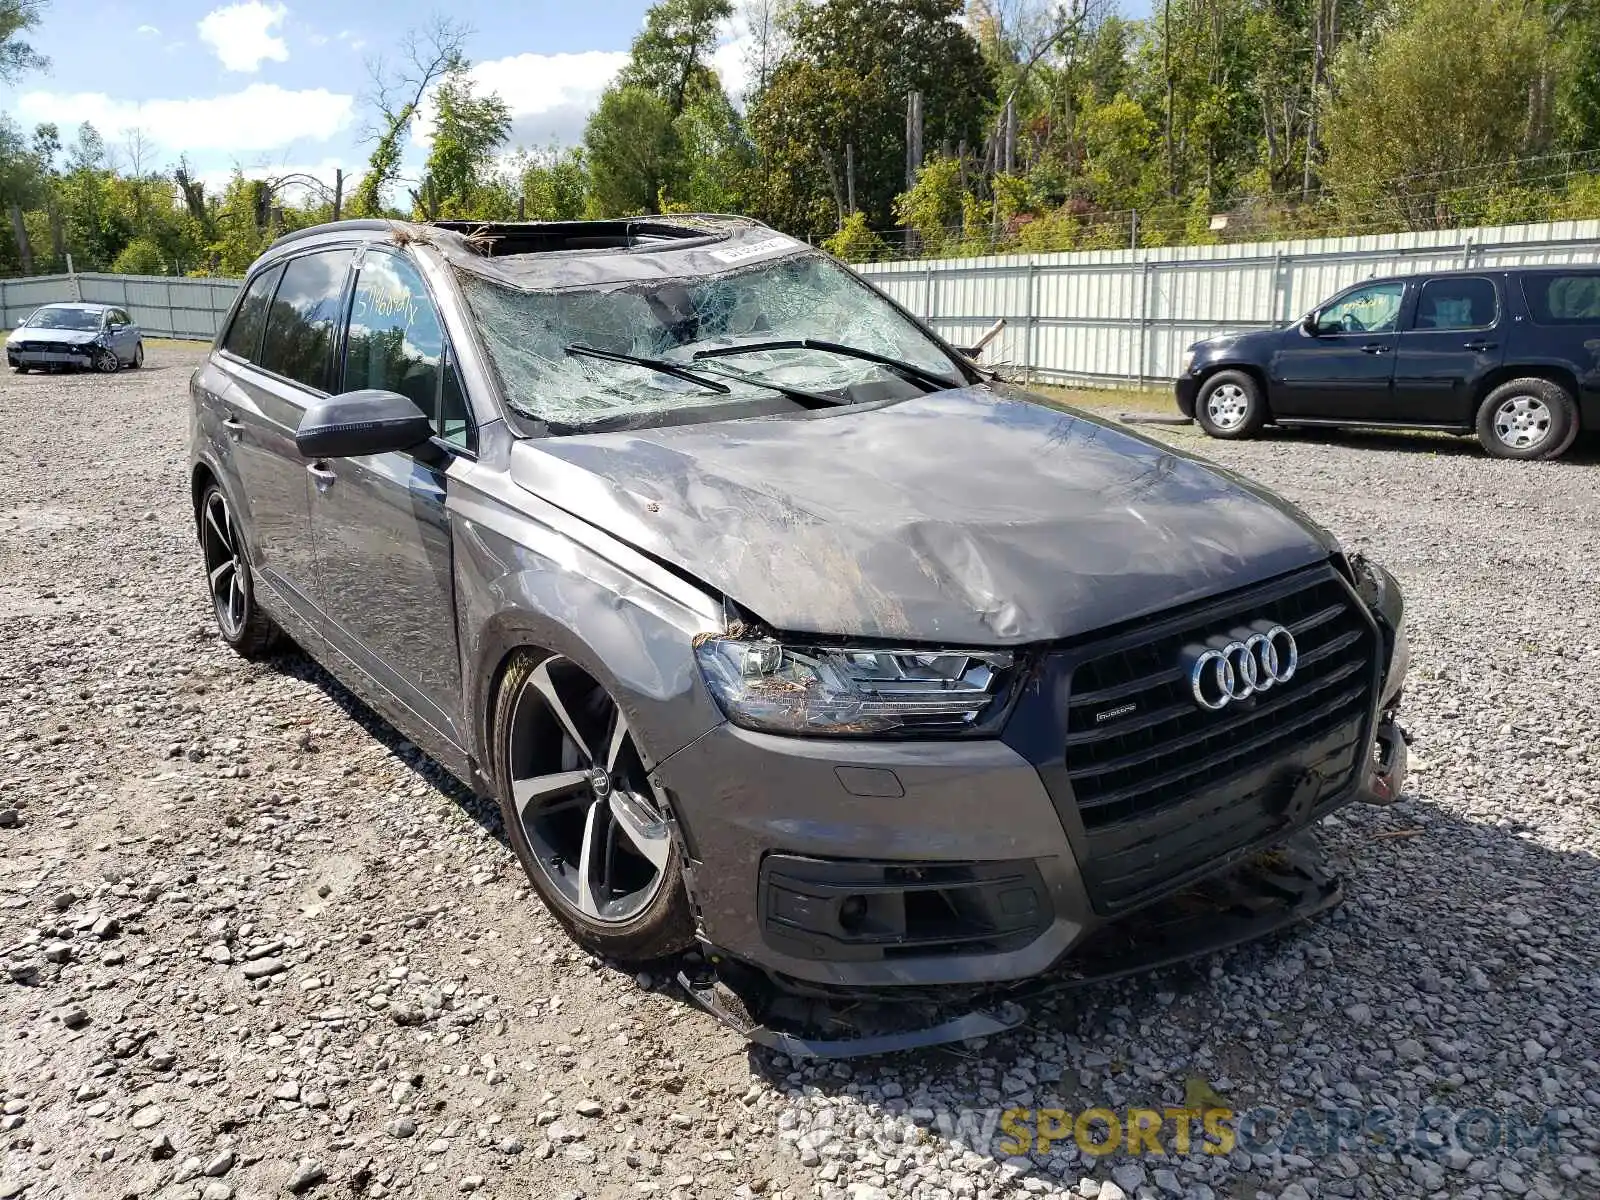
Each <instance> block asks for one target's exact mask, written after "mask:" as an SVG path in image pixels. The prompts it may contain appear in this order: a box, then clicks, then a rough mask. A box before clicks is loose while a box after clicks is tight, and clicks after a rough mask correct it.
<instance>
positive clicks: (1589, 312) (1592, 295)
mask: <svg viewBox="0 0 1600 1200" xmlns="http://www.w3.org/2000/svg"><path fill="white" fill-rule="evenodd" d="M1522 294H1523V295H1524V296H1525V297H1526V298H1527V301H1528V311H1529V313H1531V314H1532V316H1533V320H1534V323H1535V324H1538V325H1592V324H1600V275H1524V276H1523V277H1522Z"/></svg>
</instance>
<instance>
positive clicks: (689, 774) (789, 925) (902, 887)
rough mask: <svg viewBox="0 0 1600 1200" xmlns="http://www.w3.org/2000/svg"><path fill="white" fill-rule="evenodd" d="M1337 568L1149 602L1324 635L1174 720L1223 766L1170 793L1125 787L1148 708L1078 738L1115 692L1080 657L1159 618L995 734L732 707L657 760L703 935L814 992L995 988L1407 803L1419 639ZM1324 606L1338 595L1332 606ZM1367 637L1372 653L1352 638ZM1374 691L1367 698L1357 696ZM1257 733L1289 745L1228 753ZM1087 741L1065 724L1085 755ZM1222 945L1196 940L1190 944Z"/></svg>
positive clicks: (1033, 692)
mask: <svg viewBox="0 0 1600 1200" xmlns="http://www.w3.org/2000/svg"><path fill="white" fill-rule="evenodd" d="M1340 580H1341V576H1340V575H1338V574H1337V573H1336V572H1334V571H1332V570H1330V569H1328V568H1318V569H1312V570H1308V571H1306V572H1302V573H1299V574H1298V575H1296V576H1293V577H1287V578H1284V579H1280V580H1276V581H1272V582H1270V583H1268V584H1263V585H1259V586H1258V587H1256V588H1254V589H1250V590H1248V591H1246V592H1244V593H1239V594H1236V595H1234V596H1232V597H1228V598H1225V599H1223V600H1219V601H1216V602H1208V603H1207V605H1206V606H1204V607H1202V609H1201V610H1200V611H1198V613H1190V614H1188V615H1179V616H1176V617H1173V618H1169V619H1163V620H1162V621H1160V622H1157V623H1156V626H1155V628H1154V634H1155V635H1159V636H1160V637H1163V638H1172V637H1178V638H1183V637H1186V636H1188V635H1187V633H1186V632H1185V631H1186V630H1187V629H1189V627H1190V626H1192V625H1193V624H1194V622H1196V621H1200V622H1202V623H1211V624H1215V623H1216V622H1217V621H1223V622H1232V621H1233V620H1234V619H1235V617H1234V616H1233V615H1232V614H1234V613H1235V612H1237V611H1238V610H1240V608H1241V606H1243V607H1244V608H1245V609H1248V610H1249V611H1250V612H1252V613H1255V614H1258V615H1260V614H1269V613H1271V614H1282V616H1283V619H1285V620H1291V621H1292V620H1295V619H1296V617H1295V616H1294V615H1293V614H1295V613H1298V614H1300V615H1299V617H1298V620H1299V621H1300V622H1301V624H1302V625H1303V626H1304V627H1305V628H1306V629H1308V630H1311V629H1316V630H1319V631H1320V636H1322V637H1323V638H1324V643H1323V648H1321V649H1318V648H1311V649H1309V650H1308V652H1307V653H1306V657H1305V660H1304V661H1305V663H1306V664H1307V666H1306V672H1307V673H1306V675H1305V677H1304V679H1303V680H1302V682H1301V683H1300V684H1299V685H1297V687H1296V689H1294V690H1292V691H1291V690H1289V689H1285V691H1284V692H1283V693H1282V694H1281V695H1280V694H1279V693H1273V695H1274V697H1275V698H1276V699H1274V700H1272V701H1268V700H1265V699H1264V700H1263V701H1262V702H1261V707H1259V708H1256V707H1252V706H1244V708H1245V711H1244V712H1243V713H1241V714H1240V715H1239V716H1238V717H1237V719H1236V721H1235V723H1234V724H1233V725H1228V724H1224V723H1222V722H1223V719H1222V718H1220V717H1213V716H1204V717H1202V718H1201V720H1200V724H1201V725H1202V726H1203V728H1202V729H1201V732H1200V733H1199V734H1195V735H1187V736H1185V737H1184V738H1183V739H1182V740H1183V741H1185V742H1192V741H1195V739H1196V738H1197V737H1198V738H1203V739H1205V740H1204V741H1202V742H1200V743H1199V744H1200V745H1201V747H1202V750H1203V755H1204V758H1203V761H1202V762H1200V763H1199V765H1196V766H1191V767H1188V768H1185V769H1186V770H1205V771H1206V772H1208V774H1206V775H1205V776H1204V782H1203V783H1202V784H1200V785H1197V787H1196V788H1195V790H1192V791H1189V790H1179V791H1173V790H1172V788H1171V787H1170V786H1167V785H1164V784H1163V783H1162V780H1163V779H1164V778H1165V776H1163V775H1161V774H1159V773H1157V774H1155V775H1153V776H1150V775H1141V777H1140V778H1139V779H1136V780H1132V781H1131V786H1130V781H1129V780H1128V779H1127V778H1125V775H1124V774H1113V773H1112V772H1125V768H1123V767H1121V766H1119V765H1117V764H1118V763H1120V762H1122V761H1124V756H1126V754H1127V750H1128V747H1130V746H1137V745H1139V744H1140V743H1139V742H1138V740H1137V739H1138V738H1139V731H1138V722H1137V720H1135V721H1134V722H1133V726H1134V727H1133V728H1132V729H1131V730H1130V731H1129V733H1128V734H1121V733H1117V732H1111V733H1109V734H1105V735H1102V734H1100V733H1098V732H1090V733H1088V734H1085V733H1082V732H1079V733H1077V734H1074V735H1073V737H1072V738H1070V739H1069V738H1066V737H1065V736H1064V734H1065V731H1066V730H1068V729H1073V728H1077V729H1080V730H1081V729H1082V728H1083V725H1082V724H1074V722H1078V721H1080V715H1081V714H1080V713H1079V710H1080V709H1081V708H1082V707H1083V706H1084V705H1088V706H1089V711H1090V713H1091V714H1093V713H1094V711H1095V710H1096V709H1098V708H1100V707H1101V706H1102V702H1101V701H1099V700H1098V699H1096V698H1095V697H1096V696H1098V695H1100V694H1108V693H1096V692H1092V691H1085V692H1082V693H1074V691H1073V684H1072V683H1071V680H1072V679H1073V678H1074V672H1082V671H1086V670H1088V671H1090V672H1091V674H1092V670H1093V668H1094V667H1095V664H1103V663H1105V662H1108V661H1113V660H1115V661H1122V659H1124V658H1128V657H1129V656H1130V655H1131V651H1129V650H1128V649H1127V647H1128V646H1129V645H1130V644H1131V643H1130V639H1133V640H1138V639H1142V638H1144V637H1145V636H1146V635H1145V633H1143V632H1139V633H1128V634H1117V635H1115V636H1114V637H1112V638H1110V639H1106V640H1105V641H1103V642H1101V643H1097V644H1093V645H1090V646H1086V647H1083V648H1081V649H1080V648H1077V647H1066V648H1062V649H1061V650H1059V651H1051V652H1050V653H1048V654H1047V655H1045V657H1043V658H1042V659H1040V660H1039V661H1038V663H1037V664H1036V666H1035V668H1034V669H1033V673H1032V674H1031V675H1030V676H1029V679H1028V681H1027V683H1026V689H1025V690H1026V692H1027V695H1025V696H1024V698H1023V699H1022V700H1020V701H1019V703H1018V706H1017V708H1016V709H1015V711H1014V712H1013V713H1012V715H1011V718H1010V720H1009V722H1008V725H1007V728H1006V732H1005V734H1004V736H1003V738H1002V739H1000V740H978V739H973V740H961V741H954V740H953V741H942V742H931V741H914V740H908V741H890V740H883V741H846V740H825V739H812V738H793V737H779V736H773V735H768V734H762V733H755V732H750V731H747V730H743V729H739V728H737V727H735V726H733V725H730V724H724V725H721V726H718V727H717V728H715V729H713V730H712V731H710V732H709V733H707V734H706V735H704V736H703V737H701V738H700V739H699V740H698V741H696V742H694V743H692V744H691V745H689V746H687V747H685V748H684V749H682V750H680V751H679V752H678V753H676V754H674V755H672V756H670V757H669V758H667V759H666V760H665V761H664V762H662V763H661V764H660V765H659V767H658V772H657V779H658V782H659V783H660V784H661V786H662V787H664V788H665V789H666V791H667V792H668V794H669V795H670V796H671V798H672V802H673V806H674V810H675V813H676V815H677V818H678V821H679V825H680V830H681V832H682V835H683V840H684V845H685V849H686V852H687V857H688V867H689V884H690V887H691V890H692V893H693V899H694V902H695V905H696V908H697V911H698V913H699V917H700V922H701V930H700V932H701V937H702V940H703V942H704V943H705V945H706V947H707V949H708V951H709V953H710V956H711V957H712V959H713V960H714V961H715V960H721V961H724V962H730V963H736V964H741V966H742V967H743V968H750V969H753V970H755V971H756V972H758V973H759V974H760V975H762V976H763V977H765V978H766V979H768V980H770V981H771V982H772V983H773V984H775V985H776V986H777V987H779V988H780V989H782V990H785V991H789V992H800V993H810V994H812V995H815V996H837V995H840V994H845V995H849V994H861V993H862V992H882V991H885V990H887V991H889V992H895V991H899V992H901V993H902V994H911V993H913V992H915V991H917V990H918V989H924V988H943V989H956V990H958V991H960V990H965V991H967V992H969V993H972V992H975V991H982V990H989V989H993V988H994V987H995V986H997V985H1011V984H1015V983H1017V982H1019V981H1023V980H1029V979H1033V978H1036V977H1041V976H1045V975H1047V974H1059V973H1060V972H1062V971H1063V970H1070V969H1071V964H1072V963H1073V962H1074V961H1075V960H1076V959H1077V958H1078V957H1079V956H1080V955H1081V954H1083V953H1084V952H1085V950H1086V947H1088V946H1090V945H1091V944H1092V943H1093V941H1094V939H1096V938H1097V937H1100V936H1102V935H1103V934H1104V931H1105V930H1107V929H1109V928H1113V927H1119V926H1120V927H1124V928H1126V927H1128V926H1129V925H1130V923H1131V925H1132V926H1133V927H1138V926H1139V925H1140V923H1141V922H1145V921H1148V919H1149V914H1150V913H1152V912H1154V911H1155V910H1156V909H1157V908H1158V907H1159V906H1160V904H1161V903H1163V902H1164V901H1166V900H1168V899H1169V898H1170V897H1171V896H1172V895H1173V894H1174V893H1177V892H1180V891H1183V890H1186V889H1190V888H1193V887H1195V886H1196V885H1199V884H1203V883H1204V882H1205V881H1206V880H1208V879H1213V878H1217V877H1219V876H1221V875H1223V874H1224V873H1226V872H1228V871H1231V870H1233V869H1236V868H1238V867H1239V866H1240V865H1241V864H1244V863H1246V862H1248V861H1249V860H1250V859H1251V858H1252V857H1253V856H1256V855H1258V854H1260V853H1261V852H1262V851H1264V850H1266V849H1269V848H1271V847H1273V846H1278V845H1281V844H1283V843H1284V842H1286V841H1287V840H1289V839H1290V838H1292V837H1294V836H1295V835H1296V834H1297V833H1298V832H1300V831H1301V830H1304V829H1306V828H1307V827H1309V826H1311V825H1313V824H1315V823H1316V822H1317V821H1319V820H1321V819H1322V818H1323V817H1324V816H1326V815H1327V814H1329V813H1331V812H1333V811H1334V810H1336V809H1337V808H1340V807H1342V806H1343V805H1346V804H1349V803H1351V802H1353V801H1357V800H1361V801H1366V802H1368V803H1378V804H1384V803H1392V802H1393V801H1394V800H1395V799H1397V798H1398V797H1399V795H1400V792H1401V789H1402V788H1403V786H1404V780H1405V770H1406V751H1405V739H1404V735H1403V733H1402V732H1401V730H1400V728H1399V725H1398V722H1397V718H1396V714H1397V712H1398V708H1399V703H1400V688H1401V684H1402V682H1403V674H1404V670H1405V666H1406V661H1407V658H1408V653H1407V649H1406V644H1405V639H1404V636H1403V634H1401V633H1399V632H1398V626H1397V627H1396V632H1395V633H1394V634H1390V633H1388V632H1386V630H1387V628H1388V626H1387V625H1386V623H1385V621H1384V618H1383V617H1382V615H1381V614H1380V613H1378V612H1376V611H1374V610H1373V609H1371V608H1367V607H1365V606H1364V605H1363V604H1361V603H1360V602H1359V601H1357V600H1356V597H1355V594H1354V592H1353V591H1352V590H1351V588H1350V587H1349V585H1348V583H1345V582H1341V581H1340ZM1330 604H1331V605H1333V606H1334V607H1337V606H1338V605H1339V604H1344V605H1345V609H1344V612H1345V615H1344V616H1341V617H1338V618H1337V619H1334V618H1330V617H1328V615H1327V613H1328V612H1329V611H1330V608H1329V606H1330ZM1397 615H1398V614H1397ZM1341 622H1343V623H1342V624H1341ZM1297 627H1298V626H1297ZM1307 636H1308V637H1310V636H1312V635H1311V634H1308V635H1307ZM1360 646H1366V647H1369V648H1370V649H1367V650H1362V651H1361V654H1362V655H1363V656H1365V657H1363V658H1361V659H1351V658H1349V657H1348V655H1350V654H1354V653H1356V649H1354V647H1360ZM1335 651H1339V652H1340V653H1344V654H1345V655H1346V658H1344V659H1340V658H1338V657H1336V656H1335V654H1334V652H1335ZM1108 654H1109V655H1111V656H1112V658H1111V659H1108V658H1106V656H1107V655H1108ZM1313 662H1316V663H1317V665H1316V666H1314V667H1313V666H1312V665H1311V664H1312V663H1313ZM1362 662H1364V663H1365V664H1367V665H1366V666H1360V665H1359V664H1360V663H1362ZM1341 663H1342V664H1343V665H1341ZM1319 671H1320V672H1321V674H1320V675H1319V674H1318V672H1319ZM1363 675H1364V676H1365V681H1364V682H1363ZM1085 677H1086V678H1088V676H1085ZM1140 686H1143V685H1142V684H1141V685H1140ZM1118 687H1119V688H1120V691H1119V692H1118V694H1119V695H1122V696H1126V695H1127V694H1128V691H1127V688H1126V687H1122V686H1121V685H1118ZM1358 694H1359V695H1360V696H1364V697H1365V699H1364V700H1355V701H1352V700H1350V699H1348V697H1354V696H1357V695H1358ZM1352 704H1354V707H1351V705H1352ZM1363 704H1364V705H1365V707H1362V705H1363ZM1296 705H1298V706H1300V707H1294V706H1296ZM1069 710H1071V711H1070V713H1069ZM1116 711H1117V712H1120V711H1121V710H1120V709H1118V710H1116ZM1152 711H1153V710H1152ZM1197 711H1198V710H1197ZM1326 713H1335V715H1334V716H1332V717H1328V718H1327V719H1326V720H1323V716H1322V714H1326ZM1185 719H1186V720H1191V721H1192V720H1193V716H1192V715H1191V718H1185ZM1229 719H1230V720H1232V719H1233V718H1229ZM1213 721H1215V722H1216V725H1215V728H1213V727H1212V722H1213ZM1313 721H1323V723H1322V724H1320V725H1314V724H1311V722H1313ZM1191 727H1192V726H1191ZM1090 728H1091V730H1093V728H1094V727H1093V726H1092V725H1091V726H1090ZM1108 728H1109V727H1108ZM1302 728H1303V729H1305V731H1306V732H1305V734H1304V735H1303V736H1302V735H1299V734H1298V733H1296V731H1297V730H1300V729H1302ZM1102 736H1104V737H1109V738H1111V739H1112V740H1111V741H1110V742H1109V743H1107V744H1105V745H1103V746H1100V747H1099V748H1098V749H1096V750H1095V753H1096V754H1097V755H1099V756H1100V757H1097V758H1094V759H1093V760H1092V761H1090V762H1089V763H1088V764H1087V766H1086V767H1084V766H1081V765H1080V766H1077V767H1074V766H1073V765H1072V763H1071V762H1064V761H1063V758H1062V750H1061V746H1062V742H1063V741H1068V742H1071V743H1073V745H1074V746H1076V747H1078V748H1080V749H1081V747H1082V746H1083V745H1084V744H1085V742H1086V740H1087V741H1095V740H1096V739H1099V738H1101V737H1102ZM1130 738H1131V739H1132V740H1128V739H1130ZM1285 739H1287V740H1285ZM1258 743H1259V744H1260V745H1262V746H1263V747H1267V746H1276V747H1278V748H1277V749H1273V750H1271V751H1270V752H1268V751H1267V750H1266V749H1263V750H1262V752H1261V753H1260V754H1254V753H1252V754H1250V755H1248V756H1247V757H1246V759H1244V760H1237V759H1232V758H1229V757H1228V755H1230V754H1234V753H1236V752H1235V751H1234V750H1233V749H1232V747H1233V746H1235V745H1238V746H1246V745H1248V746H1254V745H1256V744H1258ZM1097 745H1098V743H1097ZM1077 752H1078V751H1077V750H1074V749H1073V747H1072V746H1069V748H1068V755H1069V758H1070V756H1071V755H1072V754H1074V753H1077ZM1159 753H1163V754H1164V753H1171V751H1170V750H1163V751H1160V752H1159ZM1134 757H1135V758H1137V757H1138V755H1137V754H1135V755H1134ZM1108 762H1109V764H1110V765H1107V764H1108ZM1167 762H1168V760H1166V759H1162V760H1161V763H1160V764H1157V765H1156V766H1155V767H1154V768H1153V769H1155V770H1156V771H1157V772H1160V771H1164V770H1166V767H1165V766H1164V765H1161V764H1165V763H1167ZM1212 762H1215V763H1218V764H1222V765H1220V766H1219V767H1218V768H1216V769H1215V770H1214V769H1213V768H1212V767H1211V766H1209V765H1206V764H1209V763H1212ZM1076 770H1082V771H1083V772H1084V774H1083V775H1081V776H1080V775H1074V774H1072V772H1073V771H1076ZM1138 770H1140V771H1143V768H1142V767H1141V768H1138ZM1085 779H1086V780H1087V782H1084V780H1085ZM1097 781H1098V782H1097ZM1091 784H1093V785H1095V786H1091ZM1188 786H1189V785H1185V788H1188ZM1097 787H1098V788H1099V790H1098V793H1097V792H1096V788H1097ZM1151 787H1155V788H1156V790H1155V791H1154V792H1152V791H1151V790H1150V789H1151ZM1163 787H1167V790H1165V791H1163V790H1161V789H1162V788H1163ZM1135 792H1137V794H1138V795H1140V796H1145V797H1153V799H1149V800H1139V801H1137V803H1138V804H1141V805H1147V806H1148V808H1147V810H1144V811H1142V812H1138V813H1135V810H1134V809H1133V808H1131V807H1129V806H1130V804H1132V803H1134V802H1133V801H1130V800H1127V799H1124V797H1127V796H1129V795H1131V794H1133V793H1135ZM1125 811H1126V812H1129V813H1134V814H1135V815H1131V816H1124V815H1122V814H1123V813H1124V812H1125ZM1209 948H1212V947H1210V946H1208V945H1207V944H1206V942H1205V940H1204V939H1203V938H1202V939H1199V940H1197V941H1196V942H1195V950H1194V952H1196V953H1200V952H1204V951H1205V950H1207V949H1209Z"/></svg>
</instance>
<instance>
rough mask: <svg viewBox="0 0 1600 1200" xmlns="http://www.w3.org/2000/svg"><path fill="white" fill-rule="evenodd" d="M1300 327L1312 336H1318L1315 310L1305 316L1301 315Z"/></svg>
mask: <svg viewBox="0 0 1600 1200" xmlns="http://www.w3.org/2000/svg"><path fill="white" fill-rule="evenodd" d="M1300 328H1301V329H1302V330H1304V331H1305V332H1306V333H1307V334H1308V335H1310V336H1311V337H1316V336H1317V314H1316V313H1314V312H1308V313H1307V314H1306V315H1305V316H1303V317H1301V318H1300Z"/></svg>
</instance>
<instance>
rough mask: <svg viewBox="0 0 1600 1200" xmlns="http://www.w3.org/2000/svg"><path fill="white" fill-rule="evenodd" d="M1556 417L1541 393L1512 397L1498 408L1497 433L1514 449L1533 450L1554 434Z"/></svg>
mask: <svg viewBox="0 0 1600 1200" xmlns="http://www.w3.org/2000/svg"><path fill="white" fill-rule="evenodd" d="M1553 419H1554V418H1553V417H1552V415H1551V412H1550V407H1549V405H1547V404H1546V403H1545V402H1544V401H1543V400H1541V399H1539V397H1537V396H1512V397H1511V398H1510V399H1508V400H1506V401H1504V402H1503V403H1502V404H1501V405H1500V407H1499V408H1497V409H1495V411H1494V435H1495V437H1497V438H1499V439H1500V440H1501V441H1502V442H1504V443H1505V444H1506V445H1507V446H1510V447H1511V448H1512V449H1513V450H1531V449H1532V448H1533V447H1535V446H1537V445H1538V444H1539V443H1540V442H1542V441H1544V440H1545V438H1547V437H1549V436H1550V424H1551V421H1552V420H1553Z"/></svg>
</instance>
